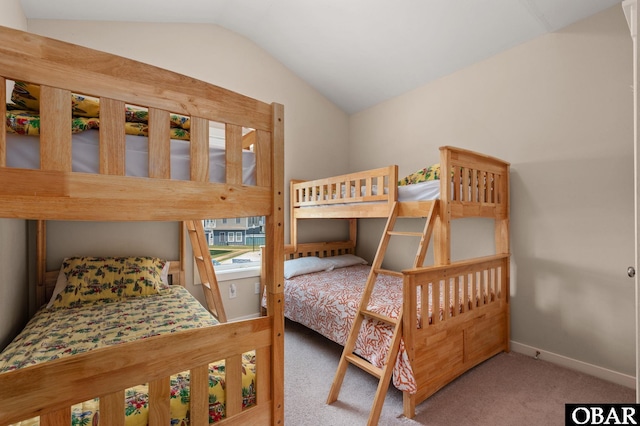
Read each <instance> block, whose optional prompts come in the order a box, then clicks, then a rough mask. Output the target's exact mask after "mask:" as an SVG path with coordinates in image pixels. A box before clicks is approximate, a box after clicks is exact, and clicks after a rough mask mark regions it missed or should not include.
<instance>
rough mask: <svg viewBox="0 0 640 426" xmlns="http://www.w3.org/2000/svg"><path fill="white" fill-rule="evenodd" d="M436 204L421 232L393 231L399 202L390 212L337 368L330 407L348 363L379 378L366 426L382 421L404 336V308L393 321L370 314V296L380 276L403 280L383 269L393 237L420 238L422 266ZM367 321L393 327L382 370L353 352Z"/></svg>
mask: <svg viewBox="0 0 640 426" xmlns="http://www.w3.org/2000/svg"><path fill="white" fill-rule="evenodd" d="M435 205H436V203H432V204H431V206H430V208H429V210H428V211H426V212H425V217H426V223H425V227H424V230H423V232H422V233H420V232H399V231H394V227H395V223H396V219H397V218H398V213H399V205H398V203H397V202H396V203H394V205H393V208H392V209H391V213H389V217H388V219H387V224H386V226H385V229H384V232H383V234H382V238H381V240H380V244H379V246H378V250H377V252H376V256H375V258H374V260H373V264H372V265H371V271H370V272H369V276H368V277H367V283H366V285H365V288H364V292H363V293H362V299H361V300H360V306H359V308H358V315H357V316H356V318H354V321H353V325H352V326H351V330H350V331H349V337H348V338H347V342H346V343H345V345H344V349H343V351H342V356H341V357H340V362H339V363H338V369H337V371H336V375H335V377H334V379H333V383H332V385H331V390H330V391H329V397H328V398H327V404H331V403H333V402H335V401H336V400H337V399H338V394H339V393H340V388H341V387H342V382H343V380H344V376H345V374H346V372H347V366H348V364H349V363H351V364H353V365H355V366H357V367H359V368H361V369H362V370H364V371H366V372H367V373H369V374H371V375H372V376H375V377H376V378H378V380H379V382H378V389H377V390H376V395H375V397H374V400H373V406H372V408H371V413H370V414H369V420H368V423H367V425H369V426H374V425H377V424H378V420H379V419H380V412H381V411H382V405H383V404H384V398H385V396H386V395H387V389H388V388H389V383H390V381H391V375H392V373H393V365H394V363H395V359H396V357H397V355H398V350H399V348H400V338H401V337H402V308H400V311H399V312H398V317H397V318H391V317H387V316H384V315H381V314H378V313H376V312H372V311H369V310H368V309H367V308H368V305H369V300H370V299H371V294H372V293H373V289H374V287H375V283H376V279H377V277H378V275H380V274H386V275H393V276H399V277H402V273H401V272H397V271H390V270H386V269H382V268H381V267H382V261H383V260H384V255H385V253H386V251H387V247H388V245H389V240H390V239H391V237H392V236H402V237H419V238H420V243H419V245H418V251H417V253H416V258H415V260H414V264H413V267H414V268H415V267H418V266H422V265H423V263H424V258H425V256H426V254H427V247H428V246H429V240H430V239H431V232H432V230H433V214H434V211H435ZM365 318H371V319H373V320H377V321H380V322H383V323H386V324H389V325H391V326H392V327H393V336H392V338H391V347H390V348H389V352H388V353H387V358H386V360H385V364H384V367H382V368H379V367H376V366H375V365H373V364H371V363H370V362H369V361H367V360H365V359H363V358H361V357H359V356H358V355H356V354H355V353H354V349H355V346H356V340H358V335H359V334H360V328H361V327H362V322H363V321H364V319H365Z"/></svg>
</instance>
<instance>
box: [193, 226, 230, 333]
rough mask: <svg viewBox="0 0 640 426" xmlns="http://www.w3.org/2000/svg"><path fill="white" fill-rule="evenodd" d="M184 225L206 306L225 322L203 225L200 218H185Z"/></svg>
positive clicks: (225, 317) (219, 319) (225, 316)
mask: <svg viewBox="0 0 640 426" xmlns="http://www.w3.org/2000/svg"><path fill="white" fill-rule="evenodd" d="M184 225H185V226H186V228H187V232H188V234H189V240H190V241H191V247H192V248H193V256H194V257H195V260H196V267H197V268H198V273H199V274H200V280H201V281H202V289H203V290H204V297H205V299H206V301H207V307H208V309H209V312H211V313H212V314H213V315H214V316H215V317H216V318H217V319H218V321H220V322H227V315H226V314H225V312H224V305H223V304H222V297H221V296H220V286H219V285H218V279H217V278H216V272H215V270H214V269H213V263H212V262H211V253H210V252H209V244H207V238H206V235H205V234H204V226H203V225H202V221H201V220H186V221H184Z"/></svg>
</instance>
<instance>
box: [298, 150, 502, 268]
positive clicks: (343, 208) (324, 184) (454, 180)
mask: <svg viewBox="0 0 640 426" xmlns="http://www.w3.org/2000/svg"><path fill="white" fill-rule="evenodd" d="M509 168H510V165H509V163H508V162H506V161H503V160H500V159H498V158H495V157H492V156H489V155H486V154H481V153H478V152H474V151H470V150H467V149H461V148H456V147H452V146H443V147H440V163H437V164H434V165H433V166H430V167H426V168H424V169H421V170H418V171H417V172H415V173H413V174H411V175H408V176H406V177H405V178H403V179H398V166H397V165H392V166H388V167H382V168H378V169H372V170H365V171H362V172H356V173H350V174H346V175H341V176H333V177H328V178H322V179H316V180H309V181H300V180H294V181H291V183H290V197H291V199H290V217H291V224H290V226H291V241H292V244H293V245H294V249H295V245H296V244H297V241H298V220H303V219H352V221H351V225H350V242H349V244H350V245H355V239H356V225H355V223H354V221H353V219H359V218H388V217H391V215H394V216H397V217H426V218H428V222H429V223H430V227H432V228H430V229H434V230H435V232H436V234H435V235H436V237H437V241H436V249H437V250H436V256H437V257H438V259H437V263H439V264H447V263H449V261H450V251H451V246H450V244H451V235H450V232H451V227H450V222H451V220H453V219H461V218H471V217H482V218H491V219H494V220H495V242H496V252H497V253H508V252H509ZM445 171H446V172H445ZM445 173H446V174H445ZM445 175H446V176H450V178H447V179H442V178H441V177H442V176H445ZM396 205H397V209H395V212H394V206H396ZM425 232H427V231H425ZM428 233H429V234H430V233H431V231H430V230H429V231H428Z"/></svg>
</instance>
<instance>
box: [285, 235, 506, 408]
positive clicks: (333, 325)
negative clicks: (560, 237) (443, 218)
mask: <svg viewBox="0 0 640 426" xmlns="http://www.w3.org/2000/svg"><path fill="white" fill-rule="evenodd" d="M292 250H293V248H292V247H290V248H289V253H288V254H287V257H286V259H287V260H286V261H285V287H284V298H285V309H284V311H285V317H286V318H288V319H290V320H292V321H295V322H298V323H301V324H302V325H304V326H306V327H308V328H310V329H312V330H314V331H316V332H318V333H320V334H321V335H323V336H325V337H327V338H328V339H330V340H332V341H334V342H336V343H338V344H340V345H344V344H345V342H346V340H347V338H348V335H349V331H350V329H351V325H352V323H353V321H354V318H355V317H356V315H357V312H358V307H359V303H360V300H361V296H362V293H363V291H364V288H365V285H366V281H367V277H368V275H369V272H370V268H371V267H370V266H369V265H367V262H366V261H365V260H364V259H361V258H359V257H358V256H355V255H354V254H353V252H354V249H353V248H346V246H345V243H344V242H340V243H336V244H335V245H332V244H331V243H319V244H314V243H309V244H299V245H298V246H297V249H296V251H295V252H292ZM508 262H509V256H508V255H494V256H487V257H483V258H477V259H471V260H465V261H461V262H454V263H452V264H450V265H447V266H432V267H421V268H416V269H410V270H405V271H403V273H402V277H394V276H388V275H384V276H378V278H377V280H376V284H375V287H374V291H373V295H372V297H371V299H370V303H369V306H368V310H370V311H373V312H375V313H379V314H381V315H384V316H388V317H391V318H397V317H398V313H399V311H400V310H401V309H403V311H404V313H403V333H402V342H401V344H400V351H399V354H398V357H397V358H396V361H395V365H394V369H393V384H394V386H395V387H396V388H398V389H399V390H401V391H403V393H404V396H403V398H404V407H403V411H404V415H405V416H407V417H413V416H414V415H415V407H416V405H417V404H418V403H420V402H422V401H424V400H425V399H427V398H428V397H429V396H431V395H433V394H434V393H435V392H437V391H438V390H439V389H441V388H442V387H444V386H445V385H446V384H448V383H449V382H451V381H452V380H453V379H455V378H456V377H458V376H459V375H460V374H462V373H464V372H465V371H467V370H468V369H470V368H471V367H473V366H475V365H477V364H479V363H480V362H482V361H484V360H486V359H488V358H490V357H492V356H493V355H495V354H497V353H500V352H502V351H505V350H508V349H509V346H508V335H509V307H508V301H509V294H508V291H509V290H508V282H509V281H508V276H507V274H508ZM392 335H393V329H392V326H390V325H389V324H387V323H383V322H379V321H377V320H375V319H372V318H367V319H365V320H364V322H363V326H362V328H361V330H360V334H359V336H358V339H357V341H356V347H355V353H356V354H357V355H359V356H361V357H363V358H365V359H366V360H368V361H369V362H370V363H372V364H373V365H374V366H376V367H379V368H382V367H383V365H384V362H385V359H386V357H387V353H388V351H389V347H390V342H391V339H392Z"/></svg>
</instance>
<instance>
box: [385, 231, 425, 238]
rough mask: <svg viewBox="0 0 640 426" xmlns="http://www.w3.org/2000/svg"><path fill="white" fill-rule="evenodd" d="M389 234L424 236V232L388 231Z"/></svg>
mask: <svg viewBox="0 0 640 426" xmlns="http://www.w3.org/2000/svg"><path fill="white" fill-rule="evenodd" d="M387 234H388V235H398V236H401V237H422V236H423V235H424V234H423V233H422V232H404V231H387Z"/></svg>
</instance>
